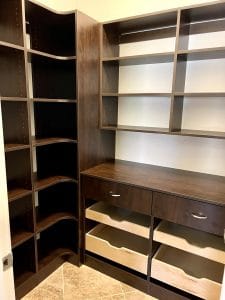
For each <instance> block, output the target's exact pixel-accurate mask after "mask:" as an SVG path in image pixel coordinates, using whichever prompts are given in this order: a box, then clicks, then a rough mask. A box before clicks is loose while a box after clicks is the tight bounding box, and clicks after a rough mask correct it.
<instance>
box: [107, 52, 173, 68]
mask: <svg viewBox="0 0 225 300" xmlns="http://www.w3.org/2000/svg"><path fill="white" fill-rule="evenodd" d="M173 59H174V53H173V52H166V53H153V54H144V55H132V56H124V57H104V58H103V59H102V61H103V62H118V63H119V65H120V66H128V65H142V64H157V63H166V62H172V61H173Z"/></svg>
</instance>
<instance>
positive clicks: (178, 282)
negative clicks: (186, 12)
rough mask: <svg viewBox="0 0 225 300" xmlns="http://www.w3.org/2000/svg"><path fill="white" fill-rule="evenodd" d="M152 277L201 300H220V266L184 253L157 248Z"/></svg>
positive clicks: (166, 248) (171, 249) (173, 249)
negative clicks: (201, 299)
mask: <svg viewBox="0 0 225 300" xmlns="http://www.w3.org/2000/svg"><path fill="white" fill-rule="evenodd" d="M151 277H153V278H155V279H157V280H160V281H162V282H165V283H166V284H169V285H171V286H174V287H176V288H179V289H180V290H182V291H186V292H188V293H190V294H193V295H195V296H198V297H200V298H203V299H215V300H216V299H219V298H220V292H221V283H222V277H223V265H222V264H219V263H216V262H214V261H211V260H208V259H205V258H202V257H199V256H197V255H193V254H189V253H187V252H184V251H181V250H178V249H175V248H172V247H168V246H164V245H162V246H160V248H159V250H158V251H157V252H156V254H155V255H154V257H153V259H152V269H151Z"/></svg>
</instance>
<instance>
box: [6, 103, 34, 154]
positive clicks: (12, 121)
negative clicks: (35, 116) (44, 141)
mask: <svg viewBox="0 0 225 300" xmlns="http://www.w3.org/2000/svg"><path fill="white" fill-rule="evenodd" d="M1 108H2V122H3V135H4V143H5V148H6V151H7V150H8V151H10V150H13V149H17V147H18V148H19V147H25V146H28V147H29V128H28V111H27V103H26V102H21V101H2V103H1Z"/></svg>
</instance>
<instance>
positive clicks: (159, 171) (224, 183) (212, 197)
mask: <svg viewBox="0 0 225 300" xmlns="http://www.w3.org/2000/svg"><path fill="white" fill-rule="evenodd" d="M81 174H82V175H87V176H91V177H98V178H101V179H104V180H109V181H114V182H119V183H125V184H130V185H134V186H138V187H142V188H145V189H151V190H153V191H160V192H163V193H169V194H173V195H176V196H182V197H186V198H191V199H194V200H199V201H204V202H208V203H211V204H216V205H221V206H225V177H223V176H217V175H210V174H203V173H197V172H191V171H184V170H180V169H172V168H167V167H161V166H154V165H147V164H141V163H134V162H129V161H122V160H115V161H109V162H106V163H103V164H99V165H97V166H95V167H92V168H90V169H87V170H85V171H83V172H81Z"/></svg>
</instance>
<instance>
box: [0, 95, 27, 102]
mask: <svg viewBox="0 0 225 300" xmlns="http://www.w3.org/2000/svg"><path fill="white" fill-rule="evenodd" d="M0 100H1V101H14V102H15V101H19V102H20V101H21V102H27V101H28V98H24V97H2V96H0Z"/></svg>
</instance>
